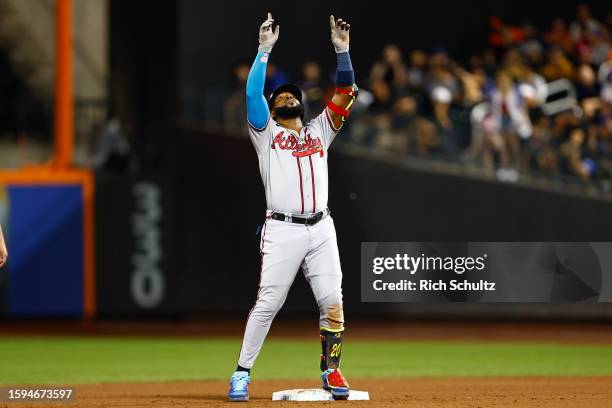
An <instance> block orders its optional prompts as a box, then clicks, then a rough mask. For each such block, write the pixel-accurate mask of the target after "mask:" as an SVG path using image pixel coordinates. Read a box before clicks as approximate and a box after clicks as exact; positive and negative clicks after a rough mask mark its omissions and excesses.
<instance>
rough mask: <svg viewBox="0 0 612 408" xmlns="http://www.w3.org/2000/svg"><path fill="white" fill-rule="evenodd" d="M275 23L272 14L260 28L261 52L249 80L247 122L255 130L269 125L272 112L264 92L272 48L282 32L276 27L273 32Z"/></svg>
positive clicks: (247, 87) (247, 86) (247, 88)
mask: <svg viewBox="0 0 612 408" xmlns="http://www.w3.org/2000/svg"><path fill="white" fill-rule="evenodd" d="M273 23H274V19H273V18H272V14H271V13H268V18H267V20H266V21H264V22H263V24H262V25H261V27H260V28H259V50H258V52H257V56H256V57H255V61H254V62H253V65H252V66H251V71H250V72H249V76H248V78H247V84H246V104H247V120H248V121H249V124H250V125H251V126H252V127H254V128H255V129H263V128H264V127H266V123H268V119H269V118H270V110H269V108H268V103H267V102H266V98H265V96H264V94H263V91H264V84H265V82H266V67H267V66H268V58H269V57H270V52H271V51H272V47H274V44H275V43H276V40H278V34H279V32H280V26H276V29H275V30H274V31H272V24H273Z"/></svg>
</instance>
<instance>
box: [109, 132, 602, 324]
mask: <svg viewBox="0 0 612 408" xmlns="http://www.w3.org/2000/svg"><path fill="white" fill-rule="evenodd" d="M167 160H168V163H169V169H170V171H169V172H168V173H167V174H166V175H164V176H163V177H160V176H159V175H151V176H141V177H136V178H122V177H98V179H97V190H98V198H97V207H98V213H97V219H98V255H99V256H98V260H97V267H98V269H99V270H100V271H101V273H100V274H98V281H97V284H98V299H99V300H98V309H99V312H100V313H101V315H103V316H126V315H130V316H139V317H140V316H152V317H154V316H164V317H172V316H194V315H201V314H206V313H210V312H232V313H237V314H238V315H241V314H245V313H246V311H248V310H249V309H250V307H251V306H252V303H253V301H254V299H255V295H256V288H257V282H258V280H259V253H258V237H257V236H256V230H257V227H258V226H259V225H260V224H261V223H262V222H263V217H264V211H265V203H264V194H263V187H262V184H261V181H260V177H259V172H258V166H257V160H256V155H255V152H254V150H253V148H252V147H251V145H250V142H249V141H248V139H242V138H229V137H226V136H222V135H214V134H201V133H197V132H192V131H187V130H184V131H182V132H180V133H179V134H177V135H176V137H175V138H174V143H173V146H172V150H170V151H168V153H167ZM329 167H330V186H331V187H330V188H331V190H330V202H329V206H330V208H331V209H332V213H333V217H334V221H335V224H336V229H337V231H338V240H339V248H340V252H341V259H342V264H343V270H344V295H345V305H346V308H347V309H349V310H351V313H353V314H354V315H358V314H363V315H367V316H375V317H377V316H381V315H382V314H385V315H400V316H410V317H415V318H419V317H427V318H430V317H455V316H456V317H462V316H469V317H485V318H497V317H521V318H523V317H555V318H557V317H558V318H564V317H571V318H582V317H589V318H608V317H610V316H612V309H611V308H610V307H609V306H608V305H605V304H577V303H573V304H565V305H546V304H530V305H525V304H484V305H483V304H460V303H448V304H444V303H440V304H421V305H419V304H365V303H361V302H360V278H359V259H360V257H359V253H360V243H361V242H362V241H610V240H611V239H610V238H611V236H612V233H611V232H610V231H612V217H609V216H606V214H609V213H610V212H611V211H612V204H611V203H609V202H605V201H600V200H593V199H586V198H581V197H577V196H569V195H562V194H558V193H550V192H543V191H537V190H532V189H528V188H524V187H517V186H512V185H506V184H499V183H491V182H489V181H485V180H477V179H470V178H464V177H455V176H449V175H444V174H434V173H429V172H423V171H416V170H411V169H407V168H400V167H397V166H394V165H391V164H388V163H383V162H381V161H378V160H370V159H363V158H358V157H355V156H352V155H348V154H343V153H340V152H334V151H332V152H331V153H330V159H329ZM111 204H112V205H111ZM111 208H112V210H111ZM147 268H148V269H147ZM143 296H144V298H143ZM143 299H144V300H143ZM147 299H148V300H147ZM315 311H316V305H315V302H314V300H313V299H312V296H311V294H310V291H309V289H308V287H307V285H306V283H305V280H304V279H303V278H302V277H299V278H298V279H296V283H295V285H294V288H293V289H292V291H291V293H290V295H289V297H288V299H287V302H286V304H285V307H284V310H283V312H282V313H285V314H291V313H303V314H312V315H316V312H315Z"/></svg>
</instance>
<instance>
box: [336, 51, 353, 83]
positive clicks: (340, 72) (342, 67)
mask: <svg viewBox="0 0 612 408" xmlns="http://www.w3.org/2000/svg"><path fill="white" fill-rule="evenodd" d="M336 58H337V60H338V68H336V85H338V86H352V85H353V84H354V83H355V72H354V71H353V64H351V56H350V55H349V53H348V51H345V52H341V53H338V54H336Z"/></svg>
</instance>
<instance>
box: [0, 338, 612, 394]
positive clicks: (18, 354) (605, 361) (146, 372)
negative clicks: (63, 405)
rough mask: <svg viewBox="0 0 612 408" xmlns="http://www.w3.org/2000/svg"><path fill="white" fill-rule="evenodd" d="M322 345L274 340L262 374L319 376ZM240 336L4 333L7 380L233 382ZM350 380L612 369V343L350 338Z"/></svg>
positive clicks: (2, 378)
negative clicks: (24, 335)
mask: <svg viewBox="0 0 612 408" xmlns="http://www.w3.org/2000/svg"><path fill="white" fill-rule="evenodd" d="M319 347H320V346H319V344H317V342H316V340H314V341H310V342H308V341H291V340H270V341H267V342H266V344H265V346H264V348H263V351H262V353H261V354H260V357H259V359H258V362H257V365H256V367H255V368H254V369H253V375H254V377H255V378H257V379H271V378H316V376H317V375H318V369H317V365H318V353H319ZM239 348H240V342H239V340H238V339H235V338H232V339H214V340H210V339H194V338H118V337H44V338H41V337H38V338H33V337H4V338H0V384H28V383H29V384H34V383H73V384H74V383H96V382H119V381H163V380H207V379H208V380H212V379H222V380H226V379H227V378H228V377H229V375H230V374H231V372H232V370H233V368H234V364H235V361H236V357H237V353H238V351H239ZM343 356H344V360H343V369H344V370H343V371H344V372H345V374H346V375H347V376H348V377H349V378H375V377H415V376H518V375H521V376H523V375H536V376H537V375H540V376H544V375H546V376H548V375H576V376H583V375H612V346H608V345H606V346H602V345H558V344H546V343H518V344H516V343H474V342H470V343H459V342H453V343H444V342H392V341H350V342H346V343H345V345H344V351H343Z"/></svg>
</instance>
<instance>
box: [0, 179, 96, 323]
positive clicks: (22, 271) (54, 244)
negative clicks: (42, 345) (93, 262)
mask: <svg viewBox="0 0 612 408" xmlns="http://www.w3.org/2000/svg"><path fill="white" fill-rule="evenodd" d="M8 193H9V194H8V195H9V203H10V218H9V223H10V232H9V233H10V237H9V239H8V241H9V243H10V248H9V265H8V269H9V296H8V297H9V305H8V309H9V316H13V317H23V316H59V317H61V316H67V317H69V316H81V315H82V313H83V240H84V236H83V193H82V188H81V186H68V185H43V186H9V187H8Z"/></svg>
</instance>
